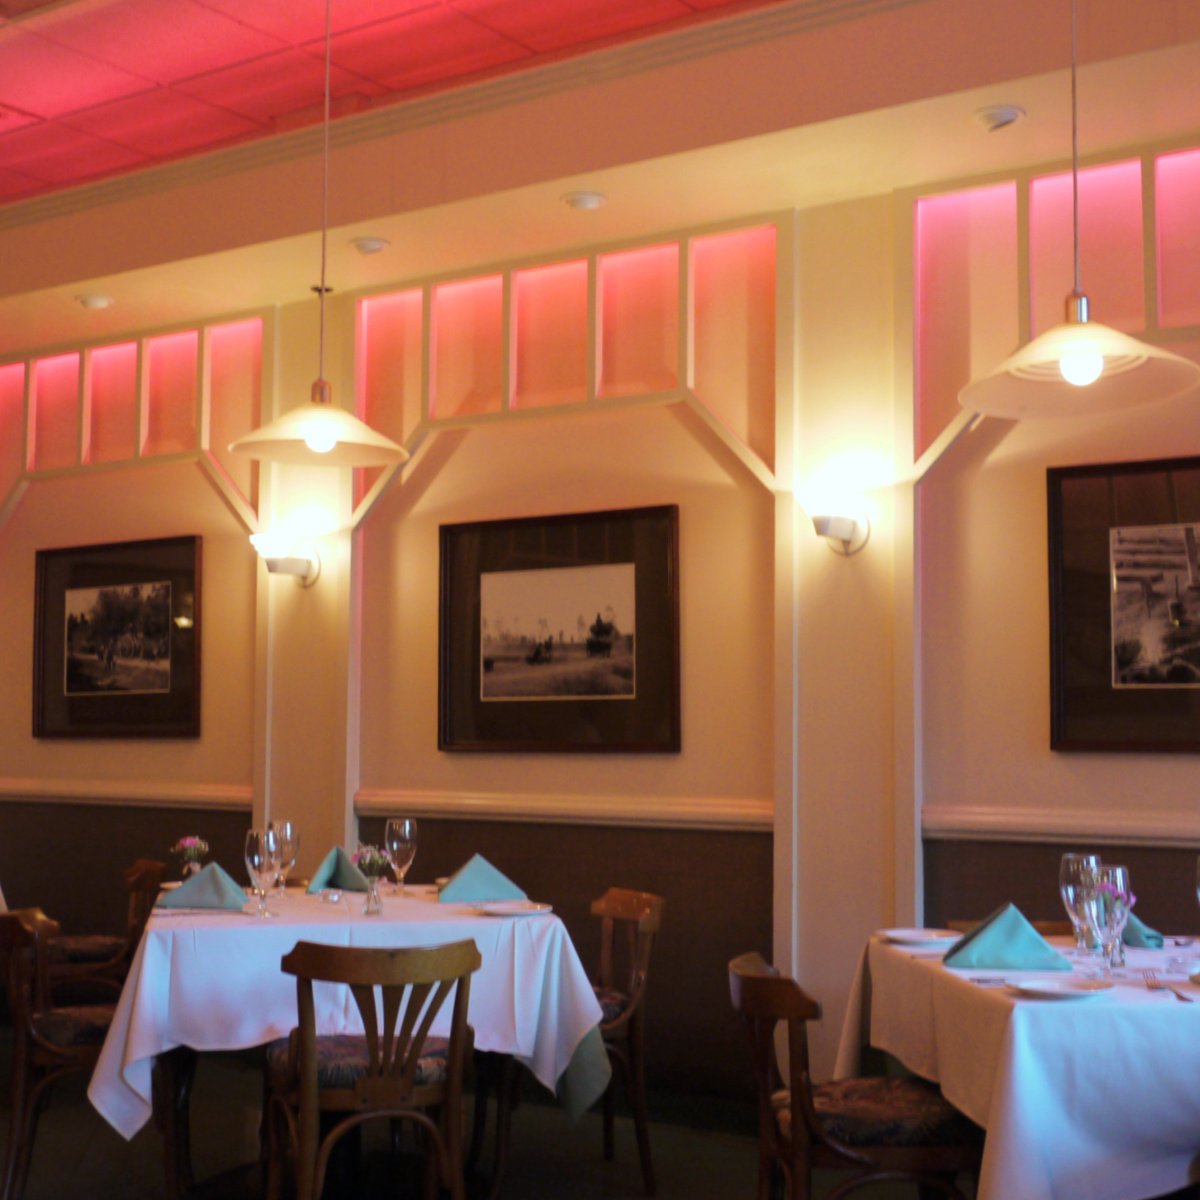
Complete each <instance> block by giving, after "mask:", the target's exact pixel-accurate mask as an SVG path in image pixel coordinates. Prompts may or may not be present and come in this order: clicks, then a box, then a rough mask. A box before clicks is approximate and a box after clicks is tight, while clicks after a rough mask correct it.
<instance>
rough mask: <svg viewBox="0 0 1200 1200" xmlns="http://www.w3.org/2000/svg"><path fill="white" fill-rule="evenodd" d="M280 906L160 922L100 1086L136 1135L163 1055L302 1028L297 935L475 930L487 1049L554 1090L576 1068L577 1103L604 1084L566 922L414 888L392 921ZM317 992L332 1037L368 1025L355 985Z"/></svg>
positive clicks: (298, 898)
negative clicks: (272, 914) (474, 905)
mask: <svg viewBox="0 0 1200 1200" xmlns="http://www.w3.org/2000/svg"><path fill="white" fill-rule="evenodd" d="M271 905H272V907H273V908H275V909H277V910H278V912H279V914H280V915H279V916H278V917H276V918H274V919H269V920H267V919H258V918H256V917H253V916H248V915H245V914H242V913H237V912H232V913H224V912H207V913H197V912H183V911H179V912H170V913H168V911H164V910H158V911H157V912H156V913H155V915H154V916H153V917H152V918H151V920H150V923H149V925H148V926H147V928H146V934H145V937H144V938H143V939H142V942H141V945H140V946H139V947H138V951H137V954H136V956H135V957H134V960H133V965H132V967H131V969H130V972H129V978H128V980H127V981H126V983H125V988H124V990H123V991H122V993H121V999H120V1002H119V1003H118V1005H117V1011H116V1016H115V1018H114V1020H113V1024H112V1028H111V1029H110V1030H109V1034H108V1038H107V1040H106V1041H105V1043H104V1048H103V1050H102V1052H101V1055H100V1060H99V1062H98V1063H97V1064H96V1070H95V1072H94V1074H93V1076H92V1081H91V1084H90V1085H89V1087H88V1096H89V1097H90V1099H91V1101H92V1103H93V1104H94V1105H95V1107H96V1108H97V1109H98V1110H99V1112H100V1113H101V1114H102V1115H103V1116H104V1117H105V1119H106V1120H107V1121H108V1122H109V1123H110V1124H111V1125H112V1126H113V1127H114V1128H115V1129H116V1130H118V1132H120V1133H122V1134H123V1135H124V1136H125V1137H127V1138H129V1137H132V1136H133V1135H134V1134H135V1133H136V1132H137V1131H138V1130H139V1129H140V1128H141V1127H142V1126H143V1125H144V1124H145V1123H146V1121H147V1120H148V1119H149V1117H150V1114H151V1090H150V1077H151V1068H152V1066H153V1062H154V1058H155V1056H156V1055H158V1054H161V1053H162V1052H163V1051H166V1050H171V1049H174V1048H175V1047H176V1046H190V1047H192V1048H193V1049H195V1050H240V1049H245V1048H247V1047H249V1046H257V1045H261V1044H263V1043H265V1042H269V1041H271V1040H273V1039H274V1038H277V1037H283V1036H285V1035H286V1034H288V1033H289V1032H290V1031H291V1029H292V1028H293V1027H294V1026H295V1024H296V980H295V978H294V977H293V976H291V975H285V974H284V973H283V972H282V971H281V970H280V967H279V962H280V959H281V958H282V957H283V956H284V955H285V954H286V953H288V951H290V950H291V949H292V947H293V946H294V945H295V944H296V943H297V942H298V941H311V942H321V943H324V944H327V945H335V946H436V945H441V944H443V943H446V942H454V941H459V940H460V939H463V938H473V939H474V941H475V944H476V945H477V946H478V947H479V952H480V954H481V955H482V958H483V965H482V966H481V967H480V969H479V970H478V971H476V972H475V974H474V975H473V976H472V977H471V1002H470V1008H469V1010H468V1020H469V1022H470V1024H471V1025H472V1026H473V1028H474V1030H475V1045H476V1047H477V1048H478V1049H480V1050H496V1051H502V1052H504V1053H508V1054H512V1055H514V1056H515V1057H517V1058H518V1059H520V1061H521V1062H523V1063H525V1065H526V1066H528V1067H529V1069H530V1070H531V1071H532V1072H533V1074H534V1076H535V1077H536V1078H537V1079H538V1080H539V1081H540V1082H541V1083H543V1084H544V1085H545V1086H546V1087H548V1088H550V1089H551V1090H554V1089H555V1087H556V1085H558V1084H559V1083H560V1081H561V1080H562V1077H563V1076H564V1073H566V1072H567V1069H568V1066H570V1067H571V1073H572V1075H573V1076H574V1077H575V1081H574V1084H573V1086H572V1097H571V1107H572V1108H573V1110H575V1111H582V1110H583V1109H584V1108H586V1107H587V1106H588V1105H590V1104H591V1103H592V1102H593V1101H594V1100H595V1099H596V1098H597V1097H598V1096H599V1095H600V1093H601V1092H602V1091H603V1089H604V1085H605V1084H606V1083H607V1080H608V1073H609V1067H608V1060H607V1056H606V1054H605V1052H604V1049H603V1046H602V1044H601V1042H600V1039H599V1037H598V1036H595V1035H594V1031H595V1029H596V1026H597V1024H598V1022H599V1021H600V1016H601V1013H600V1006H599V1005H598V1004H597V1003H596V998H595V995H594V993H593V992H592V988H591V984H590V982H589V981H588V977H587V974H586V972H585V971H584V969H583V965H582V964H581V963H580V961H579V956H578V955H577V954H576V952H575V947H574V945H573V944H572V942H571V939H570V936H569V935H568V933H567V931H566V928H565V927H564V926H563V923H562V921H561V920H559V918H558V917H557V916H554V915H552V914H551V915H537V916H522V917H507V918H499V917H489V916H481V915H479V914H477V913H476V912H475V911H474V910H472V909H471V908H470V907H469V906H467V905H464V904H439V903H438V902H437V900H436V895H435V894H434V893H433V892H432V891H430V892H425V891H421V892H416V891H414V889H409V892H408V894H406V895H405V896H402V897H401V896H385V897H384V912H383V915H382V916H375V917H364V916H362V915H361V912H362V896H361V894H355V893H346V894H345V896H344V897H343V899H342V900H341V902H340V903H338V904H327V903H324V902H323V901H322V900H321V899H320V898H319V897H317V896H308V895H305V894H303V893H299V892H292V891H289V892H288V894H287V895H286V896H285V897H282V898H280V899H273V900H272V901H271ZM248 911H251V912H252V911H253V909H252V907H251V908H250V909H249V910H248ZM316 994H317V1021H318V1031H319V1032H321V1033H346V1032H361V1025H360V1024H359V1023H358V1021H357V1017H356V1015H355V1011H354V1001H353V999H352V998H351V997H350V995H349V992H348V991H346V989H344V988H338V987H335V986H333V985H318V987H317V992H316ZM449 1017H450V1013H449V1009H448V1006H447V1008H446V1010H445V1011H444V1012H443V1013H442V1014H441V1015H440V1016H439V1019H438V1021H437V1022H435V1025H434V1030H433V1031H434V1033H439V1032H441V1033H444V1032H445V1031H446V1028H447V1027H448V1022H449ZM577 1051H578V1054H577ZM581 1058H583V1059H586V1061H580V1059H581ZM581 1079H582V1080H583V1083H582V1085H581V1084H580V1082H579V1081H580V1080H581ZM568 1082H569V1081H568Z"/></svg>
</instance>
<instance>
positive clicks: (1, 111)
mask: <svg viewBox="0 0 1200 1200" xmlns="http://www.w3.org/2000/svg"><path fill="white" fill-rule="evenodd" d="M36 120H37V117H31V116H30V115H29V114H28V113H23V112H17V110H16V109H13V108H0V133H12V131H13V130H14V129H23V128H24V127H25V126H26V125H32V124H33V123H34V122H35V121H36Z"/></svg>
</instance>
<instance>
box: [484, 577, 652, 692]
mask: <svg viewBox="0 0 1200 1200" xmlns="http://www.w3.org/2000/svg"><path fill="white" fill-rule="evenodd" d="M634 591H635V585H634V564H633V563H631V562H630V563H607V564H602V565H597V566H587V567H552V568H543V569H539V570H533V571H491V572H485V573H483V574H481V576H480V631H479V632H480V639H479V640H480V659H481V661H480V673H479V679H480V688H479V694H480V698H481V699H482V700H578V699H581V698H584V699H595V700H630V699H633V698H634V697H635V696H636V695H637V681H636V674H635V671H634V654H633V647H634V613H635V602H634V600H635V597H634Z"/></svg>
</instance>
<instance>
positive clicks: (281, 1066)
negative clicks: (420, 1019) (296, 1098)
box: [267, 1034, 450, 1091]
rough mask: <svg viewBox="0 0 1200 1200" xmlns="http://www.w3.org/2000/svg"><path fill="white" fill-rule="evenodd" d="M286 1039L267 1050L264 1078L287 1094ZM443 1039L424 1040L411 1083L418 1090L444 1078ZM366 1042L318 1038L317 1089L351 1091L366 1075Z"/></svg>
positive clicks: (341, 1037)
mask: <svg viewBox="0 0 1200 1200" xmlns="http://www.w3.org/2000/svg"><path fill="white" fill-rule="evenodd" d="M289 1042H290V1039H289V1038H278V1039H276V1040H275V1041H273V1042H272V1043H271V1044H270V1045H269V1046H268V1047H267V1076H268V1078H269V1079H270V1081H271V1086H272V1087H273V1088H276V1089H278V1090H280V1091H286V1090H287V1089H288V1088H289V1087H290V1086H291V1085H292V1083H293V1082H294V1075H293V1072H292V1069H291V1063H290V1060H289V1055H288V1046H289ZM449 1048H450V1043H449V1041H447V1040H446V1039H445V1038H434V1037H431V1038H426V1040H425V1047H424V1052H423V1053H422V1055H421V1057H420V1059H418V1061H417V1074H416V1079H415V1080H414V1082H415V1084H416V1086H417V1087H428V1086H429V1085H430V1084H435V1083H441V1082H443V1081H444V1080H445V1078H446V1052H447V1051H448V1050H449ZM367 1061H368V1060H367V1039H366V1038H364V1037H356V1036H354V1035H352V1034H332V1035H330V1036H329V1037H319V1038H317V1086H318V1087H322V1088H352V1087H353V1086H354V1084H355V1083H356V1082H357V1081H358V1080H359V1079H361V1078H362V1077H363V1076H364V1075H365V1074H366V1073H367Z"/></svg>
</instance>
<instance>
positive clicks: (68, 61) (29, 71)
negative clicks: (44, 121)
mask: <svg viewBox="0 0 1200 1200" xmlns="http://www.w3.org/2000/svg"><path fill="white" fill-rule="evenodd" d="M148 83H149V79H148V77H145V76H139V75H136V74H131V73H130V72H128V71H122V70H119V69H118V68H116V67H111V66H108V65H107V64H106V63H102V62H97V61H96V60H95V59H93V58H89V57H87V55H84V54H77V53H76V52H75V51H74V50H70V49H68V48H66V47H65V46H59V45H56V44H55V43H53V42H48V41H46V40H45V39H43V38H40V37H37V36H35V35H34V34H31V33H27V32H25V30H24V29H23V28H22V29H16V28H13V27H12V26H6V27H3V28H0V104H3V105H6V106H8V107H10V108H15V109H18V110H20V111H21V112H26V113H32V114H33V115H34V116H38V117H58V116H62V114H63V113H68V112H74V111H75V110H77V109H80V108H91V107H92V106H93V105H96V104H105V103H107V102H108V101H109V100H117V99H120V98H121V97H122V96H131V95H133V93H134V92H141V91H144V90H145V89H146V86H147V84H148Z"/></svg>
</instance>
